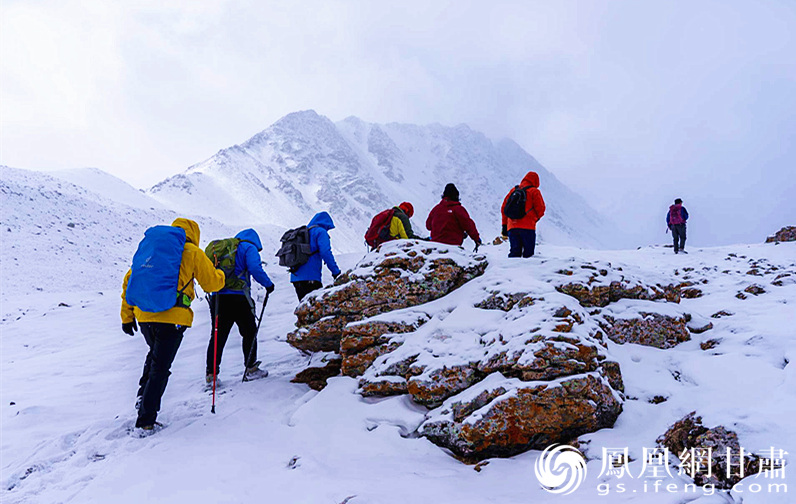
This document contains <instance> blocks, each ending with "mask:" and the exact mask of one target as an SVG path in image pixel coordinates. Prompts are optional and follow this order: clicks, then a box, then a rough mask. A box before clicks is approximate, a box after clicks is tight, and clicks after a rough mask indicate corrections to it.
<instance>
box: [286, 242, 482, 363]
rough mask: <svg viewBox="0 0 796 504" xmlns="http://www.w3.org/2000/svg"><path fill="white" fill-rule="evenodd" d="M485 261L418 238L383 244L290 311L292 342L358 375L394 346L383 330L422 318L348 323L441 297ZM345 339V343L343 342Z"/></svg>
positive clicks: (387, 331) (472, 275) (406, 326)
mask: <svg viewBox="0 0 796 504" xmlns="http://www.w3.org/2000/svg"><path fill="white" fill-rule="evenodd" d="M486 266H487V261H486V259H485V258H484V257H483V256H472V255H471V254H469V253H467V252H465V251H464V250H463V249H462V248H461V247H454V246H450V245H443V244H439V243H430V242H425V241H419V240H397V241H393V242H387V243H385V244H383V245H382V246H381V247H379V248H378V249H377V250H376V251H375V252H372V253H370V254H368V255H366V256H365V257H364V258H363V259H362V261H360V263H359V264H357V266H356V267H355V268H354V269H352V270H351V271H347V272H346V273H344V274H342V275H340V276H339V277H338V278H337V279H336V280H335V283H334V285H333V286H331V287H329V288H326V289H323V290H320V291H316V292H313V293H311V294H310V295H308V296H307V297H306V298H305V300H304V302H302V303H301V304H300V305H299V306H298V307H297V308H296V311H295V314H296V317H297V319H298V322H297V328H296V330H295V331H293V332H291V333H290V334H288V337H287V341H288V343H290V344H291V345H292V346H294V347H296V348H298V349H300V350H304V351H309V352H336V353H339V354H341V355H342V356H343V363H342V369H343V371H344V372H345V373H346V374H348V375H349V376H358V375H359V374H361V373H362V372H363V371H364V369H366V368H367V367H368V366H369V365H370V363H371V362H373V360H374V359H376V358H377V357H378V356H379V355H382V354H383V353H385V352H389V351H391V350H394V349H395V348H396V346H397V345H396V344H395V343H396V342H395V341H393V342H392V343H390V341H391V338H386V337H384V335H385V334H394V333H401V332H406V331H408V330H412V329H414V328H416V327H417V325H419V324H422V323H423V322H425V320H427V317H426V318H425V319H422V317H420V318H415V320H413V321H411V322H407V323H401V322H392V323H389V322H383V321H378V320H376V321H374V322H373V323H369V324H366V325H365V326H355V325H351V326H350V327H349V324H350V323H351V322H356V321H360V320H364V319H368V318H371V317H375V316H378V315H379V314H383V313H387V312H394V311H396V310H401V309H404V308H407V307H412V306H417V305H421V304H424V303H427V302H429V301H432V300H435V299H438V298H440V297H443V296H445V295H446V294H448V293H450V292H451V291H453V290H455V289H457V288H459V287H461V286H462V285H463V284H465V283H466V282H468V281H469V280H472V279H473V278H475V277H477V276H479V275H481V274H483V272H484V270H485V269H486ZM343 339H345V342H343Z"/></svg>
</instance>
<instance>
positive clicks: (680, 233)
mask: <svg viewBox="0 0 796 504" xmlns="http://www.w3.org/2000/svg"><path fill="white" fill-rule="evenodd" d="M687 220H688V210H686V209H685V207H684V206H683V200H681V199H680V198H677V199H676V200H674V205H672V206H670V207H669V213H667V214H666V225H667V226H669V229H671V231H672V239H673V240H674V253H675V254H677V253H679V252H682V253H683V254H687V253H688V252H686V251H685V221H687Z"/></svg>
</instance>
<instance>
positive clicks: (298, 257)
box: [276, 226, 317, 273]
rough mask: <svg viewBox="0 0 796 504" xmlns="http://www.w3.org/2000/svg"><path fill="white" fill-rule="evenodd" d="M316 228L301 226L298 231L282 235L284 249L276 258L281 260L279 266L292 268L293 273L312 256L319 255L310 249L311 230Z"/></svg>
mask: <svg viewBox="0 0 796 504" xmlns="http://www.w3.org/2000/svg"><path fill="white" fill-rule="evenodd" d="M313 227H315V226H311V227H307V226H301V227H298V228H296V229H289V230H288V231H286V232H285V234H284V235H282V239H281V240H280V241H281V242H282V247H280V249H279V252H277V253H276V256H277V257H278V258H279V265H280V266H285V267H286V268H290V272H291V273H295V272H296V270H297V269H298V268H299V267H300V266H302V265H303V264H306V263H307V261H309V259H310V256H312V255H313V254H315V253H317V251H316V252H313V251H312V248H311V247H310V229H311V228H313Z"/></svg>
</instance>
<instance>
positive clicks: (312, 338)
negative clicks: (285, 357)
mask: <svg viewBox="0 0 796 504" xmlns="http://www.w3.org/2000/svg"><path fill="white" fill-rule="evenodd" d="M352 320H354V317H350V316H340V317H325V318H322V319H320V320H318V321H317V322H315V323H314V324H312V325H309V326H307V327H299V328H298V329H296V330H295V331H293V332H291V333H289V334H288V335H287V342H288V343H290V344H291V345H292V346H294V347H296V348H298V349H299V350H304V351H306V352H339V351H340V338H342V335H343V328H344V327H345V326H346V325H347V324H348V323H349V322H351V321H352Z"/></svg>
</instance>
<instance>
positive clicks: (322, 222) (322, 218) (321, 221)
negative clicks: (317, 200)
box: [307, 212, 334, 231]
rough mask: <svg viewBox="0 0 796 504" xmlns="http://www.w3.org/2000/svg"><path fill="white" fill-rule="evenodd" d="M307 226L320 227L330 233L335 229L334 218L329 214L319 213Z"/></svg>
mask: <svg viewBox="0 0 796 504" xmlns="http://www.w3.org/2000/svg"><path fill="white" fill-rule="evenodd" d="M307 226H308V227H309V226H318V227H322V228H323V229H325V230H327V231H329V230H330V229H334V222H332V216H331V215H329V212H318V213H316V214H315V217H313V218H312V220H311V221H310V223H309V224H308V225H307Z"/></svg>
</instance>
